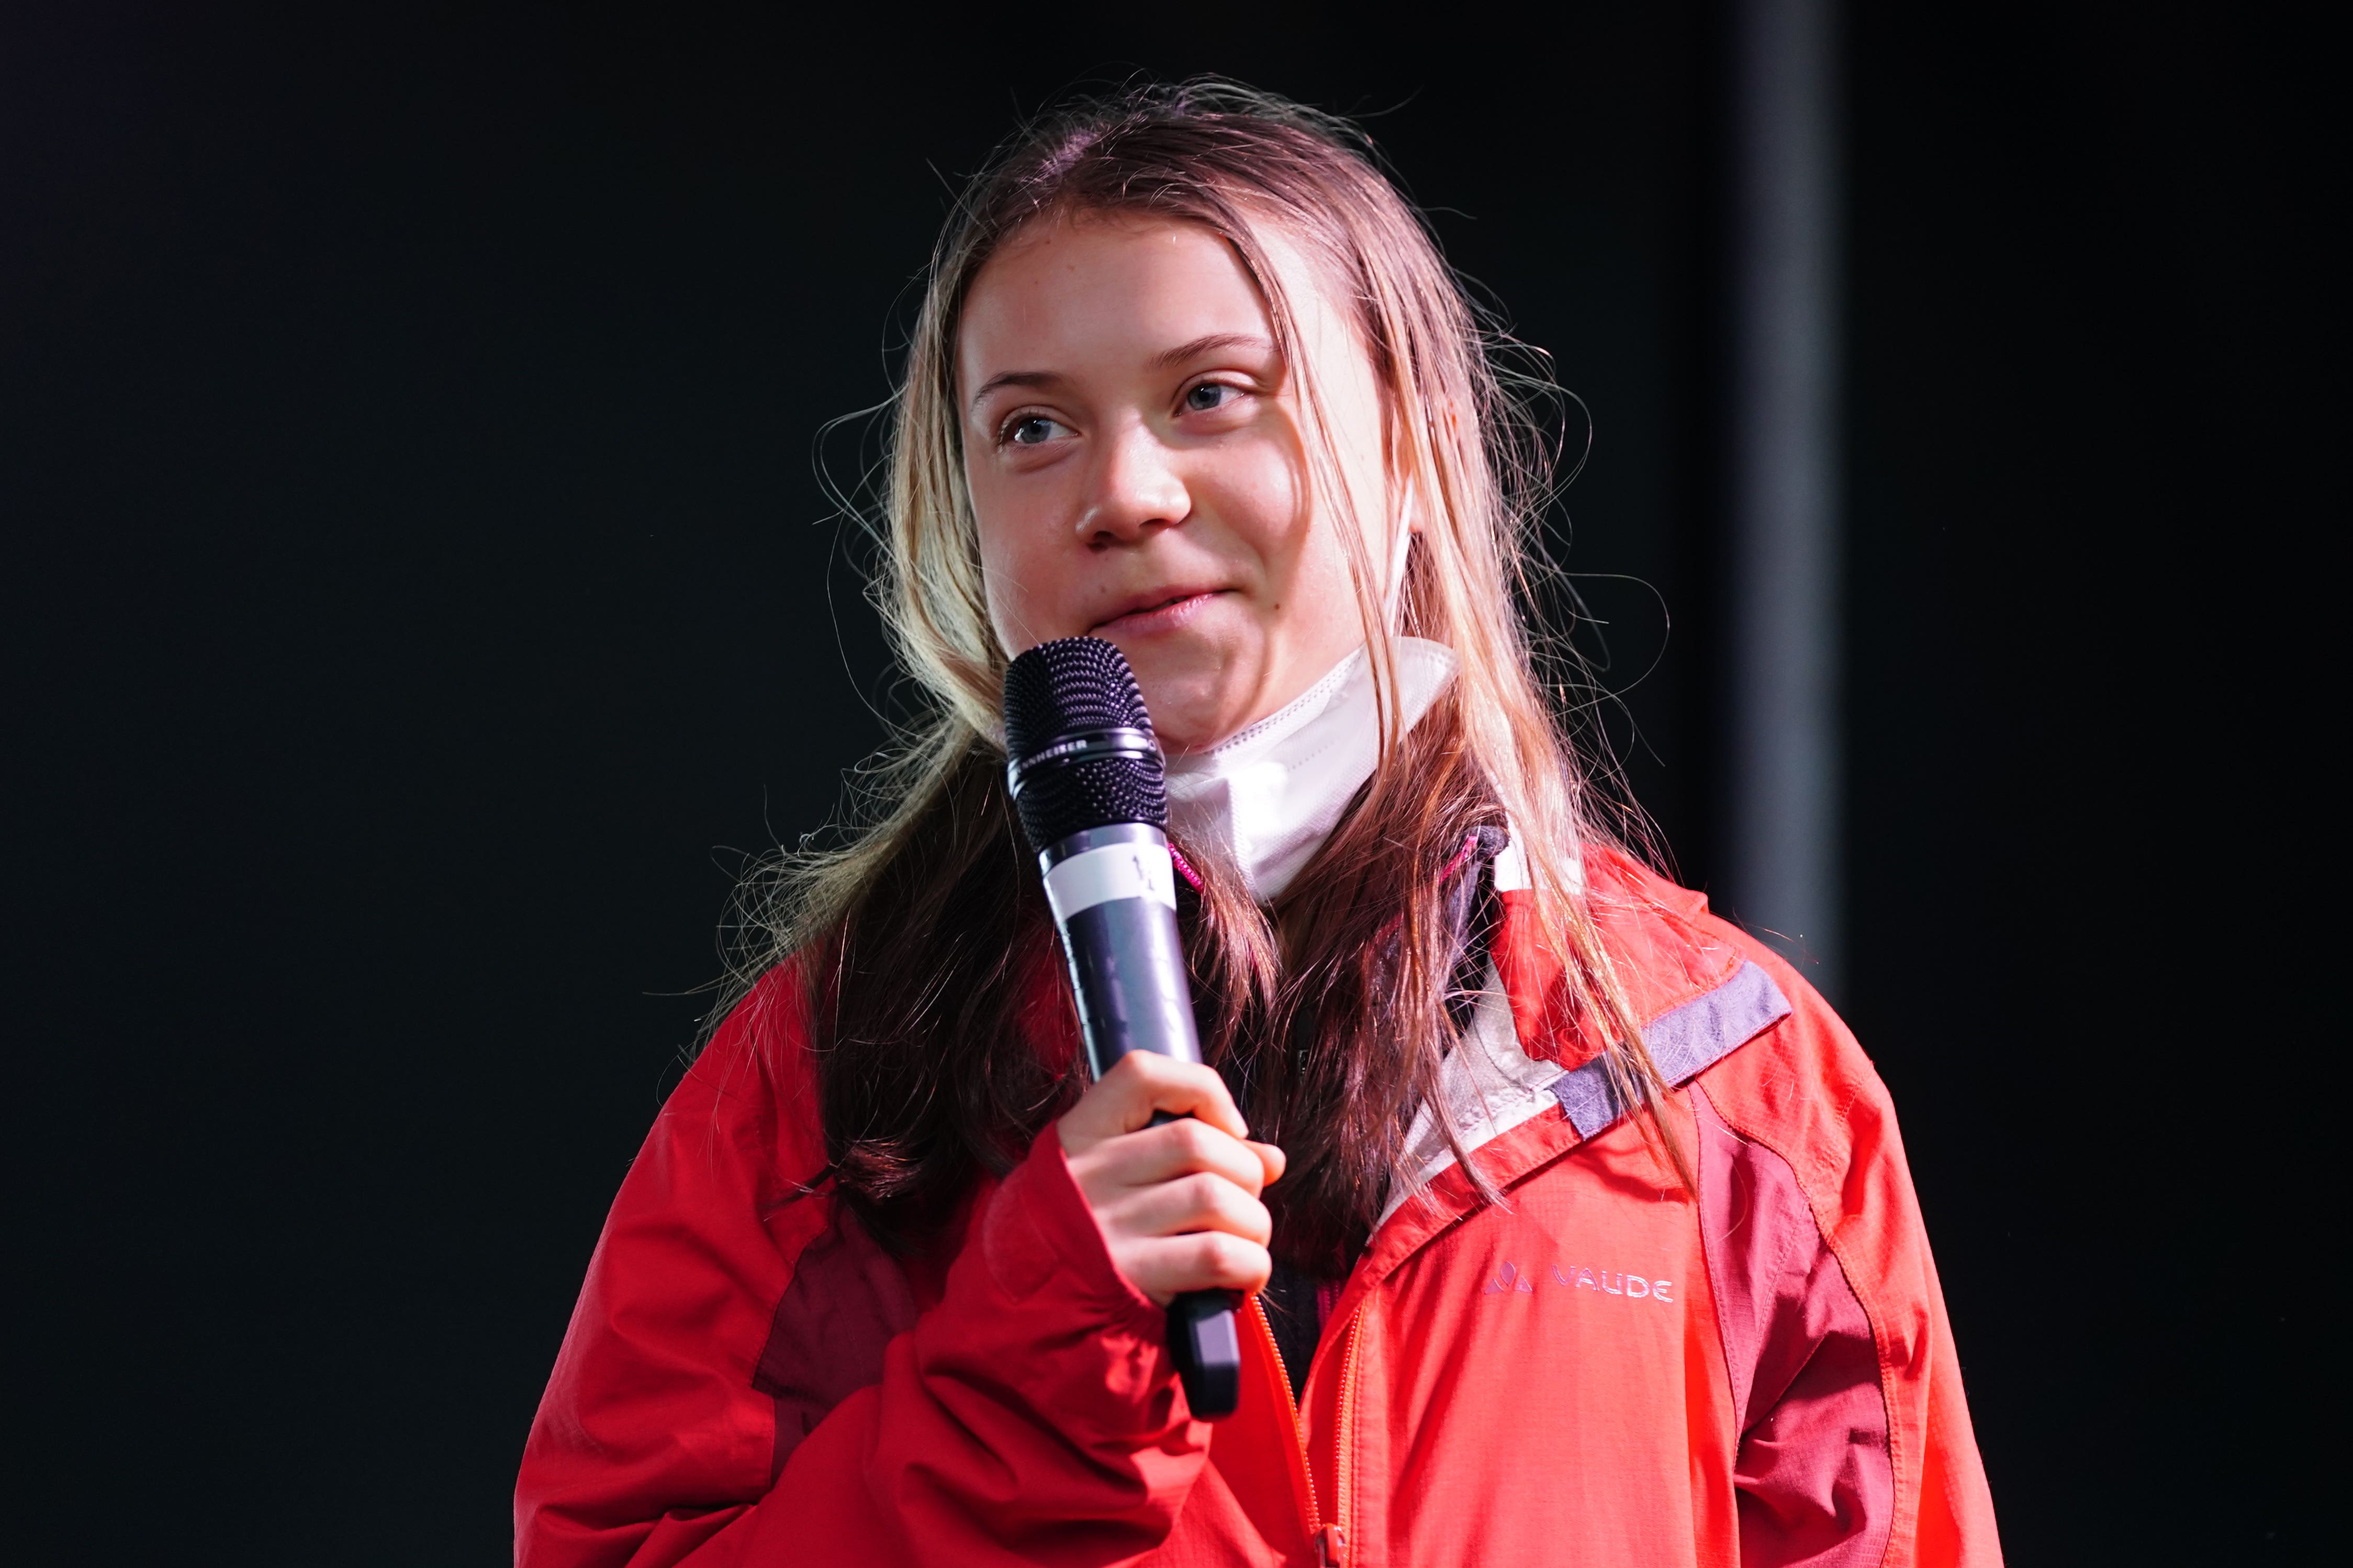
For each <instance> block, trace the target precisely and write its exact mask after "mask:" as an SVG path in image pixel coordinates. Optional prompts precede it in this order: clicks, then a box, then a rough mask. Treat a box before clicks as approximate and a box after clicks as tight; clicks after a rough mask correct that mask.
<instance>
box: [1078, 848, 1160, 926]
mask: <svg viewBox="0 0 2353 1568" xmlns="http://www.w3.org/2000/svg"><path fill="white" fill-rule="evenodd" d="M1113 899H1153V900H1157V901H1158V902H1160V903H1164V904H1166V905H1167V906H1168V907H1169V908H1170V909H1172V910H1173V909H1175V908H1176V867H1175V866H1173V865H1172V864H1170V862H1169V858H1168V846H1167V845H1166V844H1106V845H1104V846H1103V847H1102V848H1100V849H1089V850H1085V851H1083V852H1082V853H1080V854H1077V855H1073V856H1071V858H1069V859H1067V860H1063V861H1059V862H1057V863H1056V864H1055V866H1054V868H1053V869H1051V870H1050V871H1048V872H1047V873H1046V901H1047V902H1049V903H1050V904H1052V905H1053V906H1054V921H1055V923H1056V924H1058V925H1059V924H1060V923H1061V922H1063V921H1067V920H1069V919H1070V918H1071V916H1072V915H1074V914H1077V913H1078V912H1079V911H1080V910H1091V909H1092V908H1094V907H1095V906H1096V905H1097V904H1107V903H1109V902H1111V901H1112V900H1113Z"/></svg>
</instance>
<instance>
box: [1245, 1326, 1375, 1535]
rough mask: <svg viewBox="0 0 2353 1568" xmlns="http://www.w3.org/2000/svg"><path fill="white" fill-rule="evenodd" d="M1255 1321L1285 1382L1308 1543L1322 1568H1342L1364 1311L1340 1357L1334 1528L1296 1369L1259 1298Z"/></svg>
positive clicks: (1349, 1330)
mask: <svg viewBox="0 0 2353 1568" xmlns="http://www.w3.org/2000/svg"><path fill="white" fill-rule="evenodd" d="M1364 1315H1365V1314H1364V1309H1363V1308H1362V1307H1359V1308H1357V1309H1356V1311H1355V1312H1354V1313H1353V1314H1351V1315H1350V1317H1349V1319H1348V1326H1347V1328H1346V1330H1345V1331H1344V1333H1343V1337H1342V1340H1341V1355H1340V1422H1339V1430H1338V1432H1336V1433H1335V1435H1334V1440H1335V1444H1336V1445H1337V1458H1338V1462H1337V1463H1336V1464H1335V1466H1334V1467H1333V1474H1334V1475H1335V1477H1336V1478H1337V1479H1338V1483H1339V1489H1340V1495H1339V1497H1338V1498H1336V1499H1335V1502H1337V1503H1338V1505H1339V1507H1338V1510H1337V1511H1336V1513H1335V1517H1334V1519H1333V1521H1332V1522H1331V1523H1329V1524H1326V1523H1324V1519H1323V1510H1322V1508H1321V1507H1320V1506H1319V1505H1318V1503H1317V1500H1316V1497H1315V1471H1314V1468H1313V1467H1311V1466H1310V1465H1309V1464H1308V1462H1307V1434H1306V1433H1305V1432H1304V1431H1303V1430H1301V1428H1300V1425H1299V1393H1298V1390H1296V1389H1294V1388H1293V1387H1292V1386H1291V1369H1290V1368H1289V1367H1287V1366H1285V1365H1283V1364H1282V1352H1281V1351H1279V1350H1277V1349H1276V1348H1275V1343H1274V1325H1273V1324H1272V1323H1271V1322H1269V1321H1267V1316H1266V1308H1265V1306H1264V1304H1262V1303H1261V1301H1260V1300H1259V1299H1258V1298H1257V1297H1256V1296H1252V1297H1251V1298H1250V1320H1251V1321H1253V1322H1255V1323H1256V1324H1257V1325H1258V1331H1259V1336H1260V1344H1261V1347H1262V1348H1263V1350H1264V1351H1265V1353H1266V1354H1267V1355H1268V1356H1269V1357H1271V1359H1272V1360H1273V1363H1274V1370H1275V1373H1276V1375H1277V1376H1279V1377H1281V1378H1282V1397H1283V1409H1284V1411H1285V1412H1286V1413H1287V1414H1288V1415H1289V1416H1290V1418H1291V1442H1292V1448H1293V1452H1294V1453H1295V1454H1296V1455H1297V1456H1298V1459H1299V1479H1300V1483H1301V1487H1302V1489H1303V1490H1304V1492H1305V1493H1306V1496H1307V1517H1306V1519H1305V1521H1303V1522H1304V1523H1305V1524H1306V1526H1307V1539H1308V1540H1309V1541H1310V1542H1313V1543H1314V1547H1315V1561H1316V1563H1317V1565H1318V1568H1340V1565H1341V1563H1342V1562H1343V1561H1344V1559H1345V1555H1346V1552H1347V1549H1348V1531H1347V1527H1346V1523H1345V1521H1346V1520H1347V1517H1348V1504H1349V1501H1350V1500H1351V1493H1352V1492H1353V1489H1354V1487H1353V1478H1352V1476H1351V1474H1350V1467H1349V1463H1348V1455H1349V1451H1350V1449H1351V1447H1353V1445H1352V1444H1351V1443H1350V1441H1349V1439H1350V1437H1351V1436H1352V1435H1353V1434H1354V1432H1355V1430H1356V1326H1357V1324H1358V1323H1359V1322H1360V1321H1362V1320H1363V1318H1364Z"/></svg>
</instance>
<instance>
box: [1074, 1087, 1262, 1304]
mask: <svg viewBox="0 0 2353 1568" xmlns="http://www.w3.org/2000/svg"><path fill="white" fill-rule="evenodd" d="M1155 1110H1166V1111H1167V1112H1169V1113H1170V1114H1171V1115H1174V1116H1176V1117H1179V1118H1182V1120H1179V1121H1170V1122H1166V1123H1164V1124H1162V1125H1161V1126H1158V1127H1154V1126H1152V1125H1150V1123H1151V1121H1152V1113H1153V1112H1154V1111H1155ZM1057 1125H1058V1127H1059V1128H1060V1132H1061V1138H1062V1153H1063V1156H1064V1157H1065V1158H1066V1159H1068V1160H1069V1162H1070V1165H1071V1175H1072V1176H1074V1177H1076V1178H1077V1179H1078V1184H1079V1191H1080V1192H1081V1193H1082V1194H1085V1196H1086V1200H1087V1206H1088V1207H1089V1208H1091V1209H1092V1210H1093V1211H1094V1215H1095V1224H1096V1225H1097V1226H1101V1227H1102V1229H1103V1240H1104V1242H1105V1243H1106V1244H1107V1245H1108V1246H1109V1247H1110V1248H1111V1260H1112V1262H1113V1263H1114V1264H1116V1265H1118V1267H1119V1271H1120V1272H1121V1273H1122V1274H1124V1275H1125V1276H1126V1277H1127V1279H1128V1282H1129V1283H1130V1284H1132V1285H1134V1287H1135V1288H1136V1289H1139V1290H1141V1291H1143V1292H1144V1293H1145V1295H1147V1296H1149V1297H1151V1298H1152V1299H1153V1300H1155V1301H1157V1302H1159V1303H1160V1304H1161V1305H1162V1306H1164V1307H1165V1306H1166V1305H1167V1304H1168V1303H1169V1301H1170V1300H1173V1299H1174V1298H1176V1296H1179V1295H1181V1294H1183V1293H1184V1292H1185V1291H1187V1290H1206V1289H1223V1290H1256V1289H1260V1288H1261V1287H1262V1286H1263V1285H1265V1283H1266V1279H1267V1275H1268V1274H1269V1273H1270V1272H1271V1270H1272V1268H1273V1263H1272V1260H1271V1259H1270V1258H1268V1256H1267V1251H1266V1244H1267V1241H1268V1239H1269V1237H1271V1236H1272V1235H1273V1223H1272V1221H1271V1219H1270V1218H1269V1217H1268V1215H1267V1212H1266V1205H1264V1204H1262V1203H1261V1202H1259V1200H1258V1195H1259V1193H1260V1191H1261V1189H1263V1188H1264V1187H1265V1185H1266V1184H1268V1183H1269V1182H1271V1181H1273V1180H1274V1179H1275V1178H1276V1177H1277V1176H1280V1175H1281V1174H1282V1163H1283V1161H1282V1150H1280V1149H1278V1148H1276V1147H1275V1146H1274V1145H1273V1144H1271V1143H1253V1142H1250V1140H1249V1137H1248V1136H1247V1135H1248V1133H1249V1131H1250V1130H1249V1129H1248V1128H1247V1127H1245V1126H1243V1125H1242V1119H1241V1113H1240V1111H1238V1110H1235V1109H1234V1101H1233V1097H1232V1096H1231V1095H1229V1094H1228V1093H1227V1092H1226V1085H1225V1080H1224V1079H1220V1078H1219V1077H1218V1075H1217V1073H1216V1072H1214V1071H1212V1070H1211V1069H1210V1068H1206V1067H1202V1066H1199V1065H1198V1064H1196V1063H1192V1062H1180V1061H1175V1060H1172V1059H1170V1058H1167V1057H1164V1056H1157V1055H1155V1054H1154V1053H1153V1052H1150V1051H1130V1052H1128V1053H1127V1055H1125V1056H1124V1057H1122V1058H1120V1059H1119V1062H1118V1064H1117V1065H1116V1066H1114V1067H1113V1068H1112V1069H1111V1071H1109V1072H1107V1073H1105V1074H1104V1075H1103V1078H1102V1079H1101V1080H1100V1081H1099V1082H1097V1083H1096V1084H1095V1085H1094V1087H1092V1089H1088V1090H1087V1092H1086V1094H1085V1096H1084V1097H1083V1098H1082V1099H1081V1100H1080V1101H1079V1102H1078V1104H1076V1105H1074V1106H1072V1107H1071V1109H1070V1111H1069V1112H1068V1113H1067V1114H1066V1115H1064V1116H1063V1118H1062V1120H1061V1121H1060V1122H1059V1123H1058V1124H1057Z"/></svg>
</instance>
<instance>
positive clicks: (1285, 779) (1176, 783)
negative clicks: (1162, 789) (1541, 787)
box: [1168, 637, 1456, 902]
mask: <svg viewBox="0 0 2353 1568" xmlns="http://www.w3.org/2000/svg"><path fill="white" fill-rule="evenodd" d="M1395 648H1396V660H1397V662H1396V677H1397V685H1398V707H1399V709H1400V710H1401V717H1402V719H1403V721H1404V728H1405V729H1407V730H1410V729H1412V728H1413V726H1414V725H1415V724H1417V723H1419V721H1420V720H1421V716H1422V715H1423V714H1424V713H1426V712H1428V711H1429V710H1430V704H1431V703H1432V702H1435V701H1436V700H1438V698H1439V696H1440V693H1442V692H1443V691H1445V689H1446V688H1447V684H1448V683H1449V682H1450V681H1451V680H1452V679H1454V669H1455V662H1456V661H1455V656H1454V651H1453V650H1452V649H1451V648H1449V647H1446V646H1444V645H1443V644H1441V643H1434V642H1428V641H1425V640H1423V639H1422V638H1420V637H1399V638H1398V639H1397V642H1396V644H1395ZM1379 761H1380V700H1379V695H1378V693H1377V691H1376V690H1375V688H1374V682H1373V670H1372V661H1371V659H1370V658H1368V657H1367V655H1366V650H1365V649H1363V648H1361V647H1360V648H1358V649H1356V651H1355V652H1353V653H1351V654H1349V655H1348V657H1347V658H1344V659H1342V660H1341V661H1340V662H1339V663H1338V664H1336V665H1335V666H1334V667H1333V668H1332V669H1331V670H1330V671H1329V672H1328V673H1326V674H1325V675H1324V678H1323V679H1321V680H1318V681H1317V682H1316V683H1315V684H1314V685H1313V686H1311V687H1309V688H1308V689H1306V690H1305V691H1303V692H1302V693H1301V694H1300V695H1299V697H1298V698H1297V699H1296V700H1293V702H1291V703H1290V705H1289V706H1287V707H1285V708H1282V710H1279V711H1277V712H1274V713H1271V714H1270V715H1268V716H1267V717H1266V718H1264V719H1261V720H1260V721H1258V722H1257V723H1255V724H1252V725H1250V727H1249V728H1248V729H1246V730H1243V731H1240V732H1239V733H1237V734H1233V735H1229V736H1228V737H1227V738H1226V739H1225V740H1223V741H1220V742H1218V743H1217V744H1216V745H1214V746H1211V747H1209V748H1208V749H1207V750H1206V751H1201V752H1194V753H1193V754H1192V755H1190V756H1188V757H1186V758H1184V759H1183V760H1182V761H1179V762H1174V763H1170V764H1169V766H1168V816H1169V826H1170V827H1171V828H1172V829H1173V830H1174V831H1175V833H1176V837H1177V838H1178V840H1179V841H1180V842H1187V843H1191V844H1195V845H1198V846H1201V847H1205V848H1206V847H1212V846H1214V847H1215V848H1216V849H1217V850H1219V851H1221V852H1222V853H1223V854H1224V855H1225V856H1226V857H1227V858H1229V859H1230V860H1231V861H1232V862H1233V863H1234V865H1235V866H1236V867H1238V868H1240V871H1241V874H1242V877H1243V879H1244V880H1245V881H1247V882H1248V883H1249V884H1250V892H1251V893H1252V894H1253V895H1254V896H1255V897H1257V898H1258V899H1259V900H1261V901H1262V902H1264V901H1271V900H1274V899H1276V898H1278V897H1280V896H1281V895H1282V891H1283V889H1285V888H1288V887H1289V886H1290V885H1291V882H1292V879H1293V878H1294V877H1296V876H1297V875H1298V874H1299V870H1300V868H1302V867H1303V866H1305V865H1306V864H1307V862H1308V861H1309V860H1310V859H1312V858H1314V855H1315V851H1316V850H1317V849H1319V848H1321V847H1323V844H1324V839H1325V838H1327V837H1330V836H1331V833H1332V829H1333V828H1334V827H1335V826H1338V825H1339V821H1340V817H1341V815H1342V814H1343V813H1344V812H1345V811H1346V810H1347V808H1348V802H1349V801H1350V800H1352V799H1354V798H1355V797H1356V791H1357V790H1358V789H1359V788H1361V787H1362V786H1363V784H1364V783H1365V781H1366V779H1368V778H1370V777H1372V776H1373V769H1374V767H1375V766H1376V765H1377V763H1379Z"/></svg>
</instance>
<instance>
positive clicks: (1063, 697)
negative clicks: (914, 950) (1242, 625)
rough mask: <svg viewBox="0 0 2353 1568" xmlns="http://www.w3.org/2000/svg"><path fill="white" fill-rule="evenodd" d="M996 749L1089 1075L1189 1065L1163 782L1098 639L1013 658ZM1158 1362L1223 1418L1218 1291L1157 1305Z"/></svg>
mask: <svg viewBox="0 0 2353 1568" xmlns="http://www.w3.org/2000/svg"><path fill="white" fill-rule="evenodd" d="M1005 750H1006V753H1007V755H1008V758H1009V761H1008V763H1007V766H1006V783H1007V784H1008V787H1009V788H1010V789H1011V791H1012V794H1013V804H1014V806H1015V808H1016V810H1017V811H1018V813H1019V815H1020V817H1021V830H1022V832H1023V833H1025V834H1026V835H1028V837H1029V846H1030V847H1031V848H1033V849H1035V850H1037V852H1038V863H1039V867H1040V868H1043V870H1044V871H1045V874H1046V899H1047V901H1048V902H1049V903H1050V904H1051V905H1052V906H1053V910H1054V927H1055V929H1056V931H1059V932H1060V934H1061V938H1062V952H1063V953H1064V955H1065V956H1066V957H1067V958H1068V959H1069V961H1070V965H1071V989H1072V990H1073V991H1074V992H1076V993H1077V994H1078V1002H1079V1024H1080V1027H1081V1028H1082V1031H1083V1032H1084V1035H1085V1037H1086V1047H1087V1064H1088V1066H1089V1067H1090V1068H1092V1069H1093V1072H1094V1075H1095V1076H1096V1077H1097V1078H1101V1077H1102V1076H1103V1074H1104V1073H1106V1072H1108V1071H1110V1070H1111V1068H1112V1065H1113V1063H1115V1062H1116V1061H1118V1060H1119V1058H1121V1057H1123V1056H1124V1055H1126V1054H1127V1053H1128V1052H1130V1051H1157V1052H1159V1053H1160V1054H1161V1055H1162V1056H1166V1057H1174V1058H1176V1059H1177V1060H1178V1061H1185V1062H1198V1061H1199V1060H1200V1059H1201V1040H1200V1035H1199V1033H1198V1029H1197V1028H1196V1026H1195V1025H1194V1022H1193V988H1192V985H1191V984H1190V982H1189V981H1187V978H1186V973H1185V951H1184V948H1183V946H1182V944H1181V943H1179V942H1178V941H1177V937H1176V873H1175V868H1174V867H1173V866H1172V864H1171V862H1170V859H1169V855H1168V834H1167V827H1168V792H1167V785H1166V773H1165V771H1164V764H1163V763H1162V760H1161V755H1160V743H1159V742H1157V741H1155V739H1154V738H1153V734H1152V719H1151V716H1150V715H1149V714H1147V713H1146V712H1145V708H1144V693H1143V692H1142V691H1141V690H1140V689H1137V687H1136V684H1135V673H1134V671H1133V670H1131V669H1130V668H1128V665H1127V656H1126V655H1124V654H1123V653H1121V652H1120V651H1119V649H1118V648H1117V647H1113V645H1112V644H1110V643H1108V642H1105V641H1104V640H1103V639H1102V638H1101V637H1063V638H1061V639H1060V640H1059V641H1055V642H1050V643H1040V644H1039V646H1038V647H1033V648H1031V649H1030V650H1029V652H1027V653H1025V654H1023V655H1022V656H1021V657H1020V658H1017V659H1015V660H1014V661H1013V664H1012V667H1011V668H1008V670H1007V671H1006V672H1005ZM1175 1120H1176V1118H1174V1117H1172V1116H1170V1115H1169V1114H1168V1113H1167V1112H1166V1111H1160V1112H1157V1113H1155V1115H1154V1116H1153V1118H1152V1121H1153V1124H1154V1125H1155V1126H1157V1125H1158V1124H1159V1123H1161V1122H1164V1121H1175ZM1168 1351H1169V1354H1170V1355H1171V1356H1172V1357H1173V1358H1174V1359H1175V1360H1176V1371H1177V1375H1178V1376H1179V1377H1180V1378H1182V1379H1183V1381H1184V1384H1185V1399H1186V1402H1187V1404H1188V1405H1191V1406H1192V1410H1193V1414H1194V1415H1196V1416H1198V1417H1199V1418H1200V1419H1202V1420H1205V1421H1216V1420H1219V1419H1222V1418H1223V1417H1225V1416H1227V1415H1231V1414H1233V1410H1234V1406H1235V1405H1237V1404H1238V1403H1240V1398H1241V1342H1240V1338H1239V1337H1237V1335H1236V1333H1235V1331H1234V1301H1233V1297H1232V1295H1231V1293H1230V1292H1228V1291H1224V1290H1191V1291H1187V1292H1186V1293H1185V1294H1184V1295H1181V1296H1179V1297H1177V1298H1176V1300H1174V1301H1172V1302H1170V1303H1169V1305H1168Z"/></svg>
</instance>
